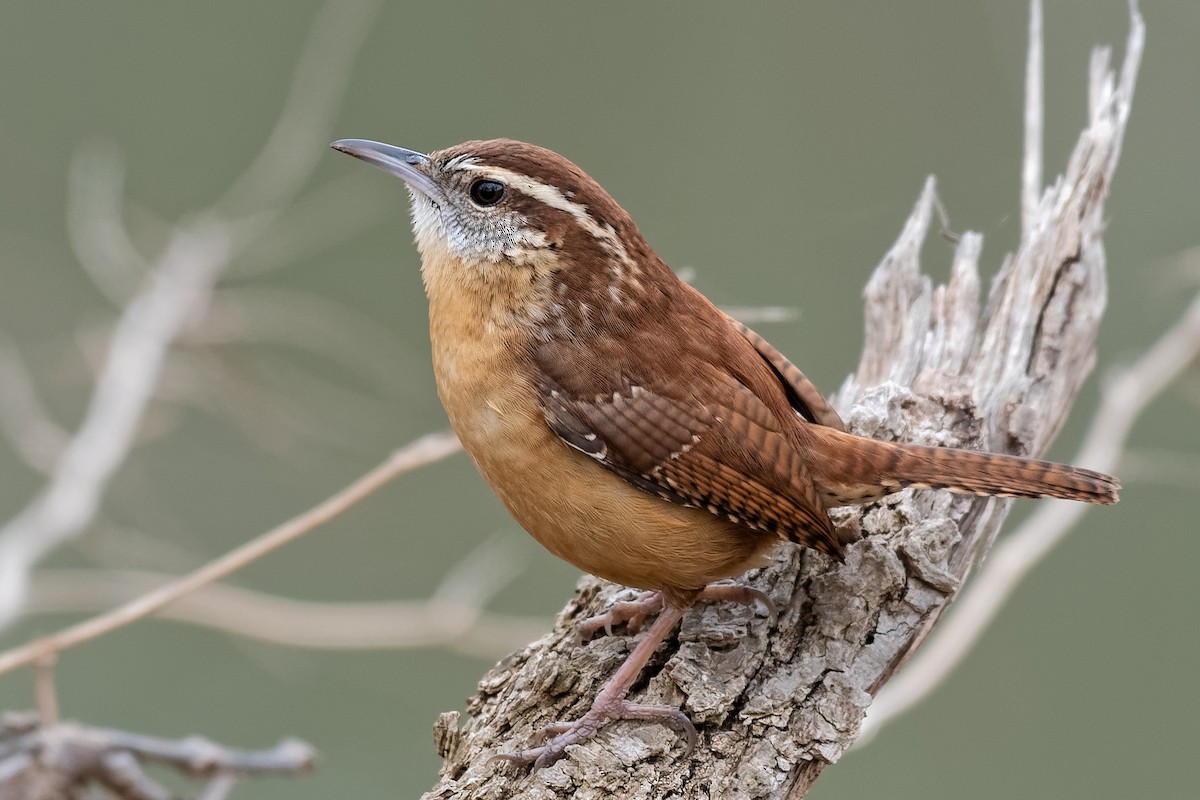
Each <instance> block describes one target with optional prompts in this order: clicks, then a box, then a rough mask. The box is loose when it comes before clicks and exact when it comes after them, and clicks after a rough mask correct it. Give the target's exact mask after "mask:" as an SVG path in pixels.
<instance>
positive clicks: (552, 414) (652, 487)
mask: <svg viewBox="0 0 1200 800" xmlns="http://www.w3.org/2000/svg"><path fill="white" fill-rule="evenodd" d="M332 147H333V148H334V149H335V150H338V151H340V152H342V153H345V154H348V155H350V156H353V157H355V158H358V159H360V160H362V161H364V162H366V163H368V164H371V165H373V166H375V167H378V168H380V169H382V170H384V171H385V172H387V173H390V174H391V175H393V176H396V177H399V178H400V179H402V181H403V182H404V184H405V185H406V186H407V189H408V194H409V199H410V203H411V216H412V227H413V234H414V239H415V242H416V246H417V249H418V251H419V253H420V257H421V276H422V281H423V284H424V288H425V292H426V295H427V298H428V301H429V330H430V341H431V347H432V358H433V367H434V375H435V381H436V384H437V390H438V394H439V397H440V399H441V402H442V405H443V407H444V408H445V411H446V414H447V416H448V417H449V420H450V424H451V427H452V428H453V430H454V432H455V433H456V434H457V436H458V438H459V439H460V441H461V442H462V445H463V448H464V449H465V450H466V452H467V453H468V454H469V455H470V457H471V458H472V459H473V461H474V462H475V464H476V466H477V467H478V469H479V471H480V472H481V473H482V475H483V477H484V479H485V480H486V481H487V483H488V484H489V485H490V486H491V488H492V490H493V491H494V492H495V493H496V495H497V496H498V497H499V499H500V501H501V502H502V503H503V505H504V506H505V507H506V508H507V510H508V511H509V512H510V513H511V514H512V516H513V517H514V518H515V519H516V520H517V522H518V523H519V524H520V525H521V526H522V527H523V528H524V529H525V530H526V531H528V532H529V533H530V534H531V535H532V536H533V537H534V538H535V539H537V540H538V542H540V543H541V544H542V545H543V546H544V547H545V548H546V549H547V550H549V551H550V552H551V553H553V554H554V555H556V556H558V557H559V558H561V559H563V560H565V561H567V562H569V563H571V564H573V565H575V566H576V567H578V568H579V569H581V570H583V571H585V572H589V573H591V574H593V575H597V576H599V577H601V578H604V579H607V580H609V581H613V582H615V583H619V584H623V585H625V586H629V587H633V588H635V589H640V590H644V591H645V592H646V594H644V595H642V596H641V597H639V599H637V600H635V601H631V602H627V603H620V604H617V605H616V606H614V607H613V608H612V609H611V610H610V612H609V613H608V614H606V615H601V616H600V617H596V618H594V619H592V620H589V621H588V622H587V623H585V624H584V628H585V630H584V635H585V636H586V635H588V634H592V633H595V632H596V631H597V630H598V629H599V628H600V627H605V628H609V629H610V630H611V625H612V624H613V623H614V622H622V621H625V622H628V623H629V624H630V628H631V630H632V629H634V628H636V627H638V626H640V625H641V623H642V622H643V621H644V620H645V619H647V618H649V617H650V616H651V615H654V614H657V617H656V619H655V621H654V622H653V624H652V625H651V626H650V627H649V629H648V630H647V631H646V632H645V634H644V636H643V638H642V639H641V640H640V641H639V642H638V643H637V645H636V646H635V647H634V648H633V650H632V651H631V652H630V654H629V656H628V657H627V659H626V661H625V662H624V663H623V664H622V665H621V666H620V667H619V668H618V669H617V671H616V672H615V673H614V674H613V676H612V677H611V678H609V680H608V681H607V682H606V683H605V685H604V686H603V688H602V689H601V690H600V692H599V693H598V694H597V696H596V698H595V700H594V701H593V703H592V706H591V707H590V709H589V710H588V711H587V712H586V713H585V714H584V715H583V716H581V717H580V718H579V719H577V720H574V721H566V722H562V723H558V724H555V725H552V726H549V727H548V728H547V729H546V731H545V734H546V737H547V738H546V739H545V740H544V741H543V743H541V744H538V745H536V746H533V747H529V748H527V749H523V750H519V751H516V752H513V753H499V754H497V755H496V756H495V758H498V759H502V760H505V761H509V762H514V763H517V764H520V765H527V766H532V767H534V768H539V767H543V766H545V765H547V764H550V763H553V762H554V761H555V760H557V759H558V758H561V757H562V756H563V755H564V754H565V753H566V751H567V748H568V747H569V746H570V745H573V744H578V743H581V742H584V741H587V740H588V739H590V738H591V737H593V736H594V735H595V734H596V733H597V732H598V731H599V730H600V729H601V728H602V727H603V726H604V725H606V724H608V723H609V722H612V721H614V720H623V719H633V720H642V721H645V722H650V723H661V724H664V725H667V726H669V727H671V728H672V729H674V730H676V731H678V732H679V733H680V735H681V736H683V737H685V738H686V740H687V752H689V753H690V751H691V749H692V747H694V745H695V742H696V736H697V734H696V730H695V727H694V726H693V725H692V723H691V721H690V720H689V719H688V717H687V716H686V714H684V713H683V711H682V710H681V709H679V708H675V707H673V706H663V705H651V704H643V703H634V702H632V701H630V700H629V699H628V694H629V692H630V689H631V686H632V684H633V683H634V681H635V680H636V679H637V677H638V675H639V674H640V673H641V671H642V669H643V668H644V667H645V665H646V664H647V663H648V661H649V659H650V657H651V655H652V654H653V653H654V652H655V650H656V648H658V647H659V645H660V644H661V643H662V642H663V641H665V640H666V639H667V637H668V636H669V635H670V634H671V631H672V630H673V629H674V626H675V625H676V624H677V623H678V622H679V620H680V619H681V618H682V615H683V613H684V611H685V610H686V609H688V608H689V607H691V606H692V605H693V604H695V603H696V602H698V601H715V600H732V601H736V602H741V603H747V604H751V603H762V604H764V605H766V606H767V610H768V613H770V614H773V609H772V608H771V606H770V603H769V601H768V600H767V599H766V595H765V594H764V593H763V592H761V591H760V590H757V589H754V588H752V587H745V586H738V585H736V584H735V585H730V584H727V583H717V582H718V581H724V580H725V579H728V578H734V577H736V576H738V575H741V574H742V573H744V572H746V571H747V570H749V569H752V568H754V567H758V566H762V565H764V564H765V563H767V559H768V556H769V554H770V553H771V551H772V550H774V548H776V547H777V546H778V545H780V544H781V543H787V542H790V543H794V544H796V545H800V546H803V547H807V548H811V549H813V550H816V551H819V552H821V553H824V554H826V555H827V556H829V557H831V558H832V559H834V560H839V561H840V560H843V557H844V553H845V550H846V548H847V546H849V545H850V544H851V543H852V535H851V534H849V533H847V532H844V531H840V530H838V529H837V528H836V527H835V526H834V525H833V523H832V522H831V520H830V516H829V513H828V510H829V509H830V508H834V507H838V506H845V505H854V504H862V503H869V502H873V501H875V500H878V499H880V498H882V497H884V496H885V495H888V494H891V493H893V492H897V491H900V490H902V489H905V488H908V487H917V488H926V489H946V490H949V491H952V492H959V493H966V494H974V495H995V496H1003V497H1031V498H1032V497H1054V498H1064V499H1069V500H1078V501H1082V502H1086V503H1098V504H1111V503H1115V502H1116V501H1117V499H1118V489H1119V488H1120V487H1119V484H1118V482H1117V481H1116V479H1114V478H1113V477H1111V476H1109V475H1105V474H1102V473H1099V472H1094V471H1091V470H1087V469H1082V468H1078V467H1073V466H1068V465H1063V464H1055V463H1050V462H1046V461H1038V460H1032V459H1026V458H1021V457H1017V456H1011V455H1000V454H988V453H980V452H974V451H966V450H959V449H953V448H943V447H926V446H920V445H915V444H905V443H898V442H887V441H879V440H874V439H870V438H865V437H862V436H857V435H854V434H851V433H848V432H847V431H846V427H845V425H844V424H843V422H842V419H841V418H840V416H839V415H838V413H837V411H836V410H835V409H834V408H833V406H832V405H831V404H830V403H829V401H828V400H826V399H825V397H824V396H823V395H822V394H821V392H820V391H819V390H818V389H817V388H816V387H815V386H814V385H813V383H812V382H811V381H810V380H809V379H808V378H807V377H806V376H805V374H804V373H803V372H802V371H801V370H800V369H799V368H797V367H796V366H795V365H794V364H793V363H792V362H791V361H789V360H788V359H787V358H786V357H785V356H784V355H783V354H782V353H780V352H779V351H778V350H777V349H776V348H774V347H773V346H772V345H771V344H770V343H768V342H767V341H766V339H764V338H763V337H762V336H760V335H758V334H757V333H755V332H754V331H752V330H751V329H750V328H748V327H747V326H745V325H743V324H742V323H740V322H738V321H737V320H735V319H733V318H732V317H731V316H729V315H728V314H726V313H724V312H723V311H721V310H720V309H718V308H717V307H716V306H715V305H713V304H712V303H711V302H710V301H709V300H708V299H707V298H705V297H704V296H703V295H702V294H701V293H700V292H699V291H697V290H696V289H695V288H693V287H692V286H690V285H689V284H687V283H685V282H684V281H683V280H681V279H680V278H679V277H678V276H677V275H676V273H675V272H674V271H673V270H672V269H671V268H670V267H669V266H668V265H667V264H666V263H665V262H664V261H663V260H662V259H661V258H659V256H658V255H657V254H656V253H655V251H654V250H653V249H652V248H651V246H650V245H649V243H648V242H647V240H646V239H645V237H644V236H643V235H642V233H641V232H640V231H639V229H638V227H637V225H636V224H635V223H634V221H633V219H632V218H631V217H630V215H629V214H628V213H627V212H626V211H625V210H624V209H623V208H622V207H621V206H620V205H619V204H618V203H617V201H616V200H614V199H613V198H612V197H611V196H610V195H609V194H608V192H606V191H605V190H604V189H603V188H602V187H601V186H600V184H599V183H597V182H596V181H595V180H594V179H593V178H592V177H591V176H590V175H588V174H587V173H586V172H585V171H584V170H583V169H581V168H580V167H578V166H576V165H575V164H574V163H572V162H571V161H569V160H568V159H567V158H565V157H563V156H561V155H559V154H558V153H556V152H554V151H552V150H549V149H546V148H544V147H540V146H537V145H533V144H527V143H525V142H520V141H516V140H513V139H489V140H473V141H468V142H464V143H462V144H458V145H455V146H452V147H449V148H446V149H443V150H438V151H435V152H431V153H429V154H425V153H421V152H417V151H414V150H408V149H405V148H402V147H397V146H394V145H389V144H384V143H381V142H376V141H371V140H365V139H341V140H338V141H336V142H334V143H333V144H332ZM714 584H715V585H714Z"/></svg>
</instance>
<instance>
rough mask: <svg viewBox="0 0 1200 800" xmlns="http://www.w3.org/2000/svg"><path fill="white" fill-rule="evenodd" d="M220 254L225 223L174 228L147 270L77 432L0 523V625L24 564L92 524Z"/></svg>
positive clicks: (16, 595)
mask: <svg viewBox="0 0 1200 800" xmlns="http://www.w3.org/2000/svg"><path fill="white" fill-rule="evenodd" d="M228 253H229V241H228V238H227V236H226V232H225V230H224V226H222V225H221V224H220V223H218V222H217V221H216V220H212V219H203V218H201V219H197V220H195V221H193V222H192V223H191V224H190V225H189V226H187V227H182V228H180V229H179V230H178V231H177V233H176V235H175V237H174V238H173V240H172V241H171V243H170V244H169V245H168V247H167V249H166V251H165V252H164V253H163V256H162V258H161V262H160V265H159V267H158V269H157V270H156V272H155V273H154V275H153V277H152V278H151V279H150V281H149V282H148V284H147V285H146V287H145V288H144V289H143V290H142V291H141V293H140V294H139V295H138V296H137V297H136V298H134V300H133V301H132V302H131V303H130V304H129V306H128V307H127V308H126V309H125V312H124V313H123V314H122V316H121V320H120V321H119V322H118V323H117V327H116V330H115V331H114V333H113V338H112V345H111V348H110V350H109V356H108V361H107V364H106V366H105V370H104V373H103V374H102V375H101V376H100V379H99V381H98V382H97V384H96V390H95V393H94V394H93V395H92V399H91V402H90V403H89V404H88V410H87V413H86V415H85V417H84V421H83V424H82V425H81V426H80V428H79V431H78V433H77V434H76V435H75V437H74V438H73V439H72V440H71V442H70V444H68V445H67V448H66V450H64V452H63V455H62V458H61V459H60V460H59V462H58V464H57V465H56V467H55V470H54V474H53V476H52V477H51V479H50V482H49V484H48V485H47V486H46V488H45V489H43V491H42V492H41V493H40V494H39V495H38V496H37V497H36V498H35V499H34V500H33V501H32V502H31V503H30V504H29V505H28V506H27V507H26V508H25V509H24V510H23V511H21V512H20V513H19V514H17V516H16V517H14V518H13V519H12V520H10V521H9V522H8V523H7V524H6V525H4V526H3V527H2V528H0V627H4V626H5V625H7V623H8V622H10V621H11V620H12V619H13V617H14V616H15V615H16V614H17V613H18V612H19V610H20V606H21V601H22V599H23V597H24V594H25V587H26V584H27V581H28V572H29V569H30V568H31V567H32V566H33V565H34V564H36V563H37V562H38V561H39V560H40V559H41V558H42V557H43V556H44V555H45V554H46V553H48V552H50V551H51V550H53V549H54V548H55V547H57V546H58V545H59V544H61V543H62V542H64V541H66V540H68V539H70V538H72V537H74V536H76V535H77V534H79V533H80V532H81V531H82V530H83V529H84V528H85V527H86V526H87V524H88V523H89V522H90V521H91V519H92V517H93V515H94V514H95V512H96V509H97V508H98V507H99V505H100V498H101V497H102V496H103V493H104V490H105V488H106V487H107V485H108V481H109V479H111V477H112V475H113V473H115V472H116V470H117V468H118V467H119V466H120V465H121V463H122V462H123V461H124V460H125V456H126V455H127V453H128V452H129V448H130V446H131V444H132V442H133V437H134V435H135V433H136V432H137V427H138V423H139V421H140V420H141V417H142V414H143V412H144V411H145V409H146V406H147V405H148V404H149V402H150V399H151V397H152V396H153V394H154V388H155V386H156V384H157V381H158V376H159V372H160V370H161V368H162V364H163V361H164V360H165V358H166V354H167V350H168V349H169V348H170V346H171V343H172V342H173V341H174V339H175V337H176V336H178V334H179V332H180V331H181V330H182V328H183V326H184V325H185V324H186V323H187V321H188V320H190V319H191V318H192V317H193V315H195V314H196V313H197V312H198V311H199V310H200V309H202V308H203V306H204V304H205V303H206V302H207V299H208V293H209V291H210V290H211V288H212V284H213V282H214V281H215V280H216V277H217V274H218V272H219V270H220V268H221V267H222V266H223V265H224V264H225V262H226V258H227V256H228Z"/></svg>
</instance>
